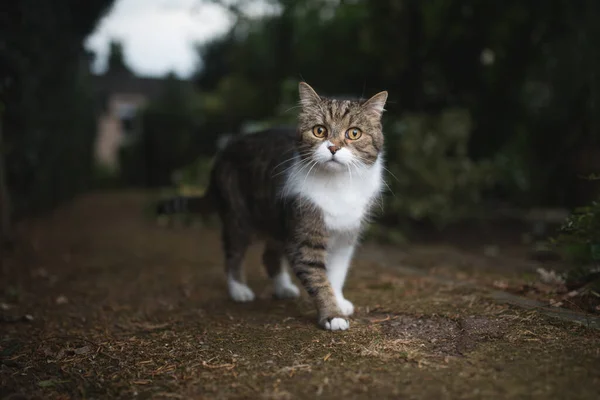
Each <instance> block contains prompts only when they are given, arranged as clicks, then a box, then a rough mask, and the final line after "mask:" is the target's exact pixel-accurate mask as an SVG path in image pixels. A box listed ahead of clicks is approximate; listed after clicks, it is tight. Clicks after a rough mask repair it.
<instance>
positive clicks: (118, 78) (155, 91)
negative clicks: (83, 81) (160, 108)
mask: <svg viewBox="0 0 600 400" xmlns="http://www.w3.org/2000/svg"><path fill="white" fill-rule="evenodd" d="M166 82H167V79H165V78H149V77H140V76H135V75H133V74H129V73H108V74H104V75H92V85H93V88H94V92H95V95H96V97H97V98H98V99H99V100H100V102H101V103H102V107H104V106H105V105H106V101H107V100H108V98H109V97H110V95H112V94H115V93H119V94H135V95H143V96H145V97H147V98H148V99H150V100H151V99H154V98H156V97H157V96H159V95H160V94H161V92H162V90H163V88H164V85H165V83H166ZM177 82H178V83H179V84H181V85H182V88H183V87H188V86H191V85H192V82H191V81H189V80H181V79H179V80H177Z"/></svg>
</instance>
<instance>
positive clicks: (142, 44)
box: [86, 0, 233, 78]
mask: <svg viewBox="0 0 600 400" xmlns="http://www.w3.org/2000/svg"><path fill="white" fill-rule="evenodd" d="M232 23H233V20H232V17H231V16H230V15H229V14H228V13H227V11H225V10H224V9H222V8H221V7H220V6H218V5H215V4H210V2H208V1H203V0H116V1H115V4H114V5H113V8H112V9H111V11H109V13H108V14H107V15H106V16H105V17H104V18H103V19H102V20H101V21H100V22H99V23H98V25H97V27H96V30H95V32H94V33H92V35H90V36H89V37H88V38H87V40H86V48H88V49H90V50H92V51H94V52H95V53H96V62H95V64H94V71H95V72H103V71H104V70H105V68H106V60H107V55H108V47H109V43H110V41H111V40H112V39H118V40H121V42H122V43H123V46H124V52H125V60H126V62H127V64H128V65H129V66H130V67H131V68H132V69H133V71H134V72H135V73H136V74H139V75H143V76H163V75H165V74H167V73H168V72H170V71H173V72H175V73H176V74H177V75H179V76H180V77H182V78H184V77H189V76H190V74H191V73H192V72H193V71H194V70H195V69H196V67H197V66H198V62H199V60H198V57H197V53H196V50H195V48H194V45H195V44H196V43H201V42H204V41H207V40H210V39H211V38H213V37H215V36H218V35H220V34H223V33H225V32H227V30H228V29H229V28H230V26H231V24H232Z"/></svg>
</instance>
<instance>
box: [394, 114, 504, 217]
mask: <svg viewBox="0 0 600 400" xmlns="http://www.w3.org/2000/svg"><path fill="white" fill-rule="evenodd" d="M471 125H472V122H471V116H470V115H469V113H468V112H467V111H465V110H462V109H448V110H445V111H443V112H442V113H440V114H439V115H437V116H430V115H426V114H408V115H406V116H405V117H404V118H402V119H401V120H399V121H397V122H393V123H392V124H391V126H390V127H387V128H386V135H387V137H388V139H389V140H388V144H387V146H386V148H387V159H388V160H389V162H388V169H389V172H390V173H389V174H388V179H387V180H388V184H389V186H390V189H391V192H392V193H391V194H390V195H388V196H387V199H386V202H385V216H386V218H389V219H392V220H396V221H402V220H406V219H410V220H418V221H429V222H432V223H434V224H435V225H437V226H443V225H445V224H448V223H451V222H453V221H456V220H459V219H462V218H465V217H468V216H472V215H473V212H474V210H475V209H476V208H477V206H478V205H480V203H481V201H482V194H483V193H484V191H485V190H486V189H488V188H490V187H492V186H493V185H494V184H495V182H496V181H497V177H496V175H497V172H496V168H495V165H494V163H493V162H492V161H491V160H481V161H477V162H475V161H473V160H472V159H471V158H469V156H468V152H467V150H468V149H467V147H468V143H469V135H470V132H471Z"/></svg>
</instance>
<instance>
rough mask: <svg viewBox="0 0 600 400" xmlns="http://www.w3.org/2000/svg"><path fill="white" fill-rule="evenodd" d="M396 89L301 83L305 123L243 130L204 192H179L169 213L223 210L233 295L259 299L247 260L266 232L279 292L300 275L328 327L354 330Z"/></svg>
mask: <svg viewBox="0 0 600 400" xmlns="http://www.w3.org/2000/svg"><path fill="white" fill-rule="evenodd" d="M387 96H388V93H387V92H385V91H384V92H380V93H378V94H376V95H374V96H373V97H371V98H370V99H368V100H366V101H362V100H340V99H333V98H326V97H322V96H319V95H318V94H317V92H316V91H315V90H314V89H313V88H312V87H311V86H309V85H308V84H307V83H305V82H300V84H299V97H300V113H299V116H298V125H297V128H296V129H295V130H278V129H271V130H266V131H262V132H258V133H252V134H247V135H240V136H238V137H236V138H235V139H232V140H231V141H230V142H229V143H228V144H227V146H226V147H225V148H224V149H222V150H221V152H220V154H218V155H217V157H216V160H215V163H214V166H213V168H212V170H211V176H210V184H209V186H208V189H207V191H206V194H205V195H204V197H198V198H173V199H169V200H165V201H163V202H161V203H159V204H158V209H157V212H158V213H159V214H165V213H172V212H180V211H184V209H186V210H187V211H189V212H199V213H204V214H206V213H210V212H212V211H216V212H217V213H218V215H219V217H220V220H221V223H222V224H221V225H222V243H223V250H224V254H225V269H226V273H227V284H228V289H229V295H230V297H231V298H232V299H233V300H234V301H237V302H248V301H252V300H253V299H254V293H253V291H252V289H250V287H248V285H247V284H246V281H245V277H244V271H243V268H242V263H243V259H244V255H245V252H246V249H247V247H248V246H249V244H250V243H251V241H252V240H253V239H254V238H255V237H258V238H259V239H262V240H264V241H265V243H266V244H265V249H264V253H263V257H262V261H263V264H264V266H265V268H266V271H267V274H268V276H269V277H270V278H271V279H272V282H273V285H274V295H275V296H276V297H278V298H295V297H298V296H299V295H300V291H299V289H298V287H297V286H296V285H294V283H293V282H292V279H291V277H290V275H289V274H288V267H291V269H292V271H293V272H294V273H295V275H296V276H297V277H298V279H299V281H300V282H301V283H302V285H303V286H304V288H305V289H306V291H307V292H308V294H309V295H310V297H311V298H312V299H313V300H314V303H315V306H316V308H317V311H318V324H319V325H320V326H321V327H322V328H324V329H326V330H333V331H335V330H346V329H348V328H349V327H350V322H349V319H348V317H349V316H350V315H352V314H353V312H354V306H353V304H352V303H351V302H350V301H349V300H347V299H346V298H345V297H344V294H343V291H342V289H343V286H344V281H345V279H346V274H347V272H348V269H349V266H350V262H351V259H352V256H353V253H354V249H355V247H356V245H357V242H358V240H359V236H360V233H361V231H362V229H363V228H364V225H365V222H366V221H367V219H368V217H369V215H370V212H371V210H372V209H373V206H374V204H375V203H376V202H377V201H378V200H379V199H380V194H381V192H382V185H383V184H384V182H383V144H384V137H383V132H382V125H381V120H382V114H383V112H384V106H385V103H386V101H387Z"/></svg>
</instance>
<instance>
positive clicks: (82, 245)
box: [0, 194, 600, 399]
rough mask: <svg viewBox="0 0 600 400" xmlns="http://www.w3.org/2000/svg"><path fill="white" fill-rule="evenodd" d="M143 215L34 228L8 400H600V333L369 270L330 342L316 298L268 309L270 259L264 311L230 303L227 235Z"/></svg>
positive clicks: (3, 373)
mask: <svg viewBox="0 0 600 400" xmlns="http://www.w3.org/2000/svg"><path fill="white" fill-rule="evenodd" d="M143 203H144V197H143V196H142V195H139V194H96V195H90V196H87V197H84V198H82V199H80V200H78V201H76V202H75V203H74V204H72V205H70V206H68V207H65V208H64V209H62V210H59V211H58V212H56V213H55V214H54V215H53V216H51V217H47V218H44V219H41V220H39V221H36V222H35V223H32V224H30V226H29V227H27V237H29V238H30V239H31V244H32V248H31V249H29V250H27V251H26V250H24V249H22V250H20V251H19V252H18V253H17V254H16V255H15V256H14V257H13V258H12V259H10V260H7V261H6V262H5V263H4V266H3V271H2V275H1V277H2V280H1V282H0V289H1V290H2V291H1V292H0V296H1V297H0V303H2V304H1V306H2V309H0V315H1V316H2V319H1V320H0V359H1V360H2V361H1V362H2V364H1V365H0V387H1V389H0V398H6V397H8V398H14V399H16V398H29V397H36V396H37V398H44V399H46V398H61V399H67V398H123V399H134V398H139V399H146V398H165V399H167V398H199V399H213V398H215V399H218V398H228V399H231V398H235V399H242V398H247V399H255V398H257V399H261V398H269V399H296V398H307V399H308V398H310V399H312V398H315V397H316V396H320V397H322V398H334V399H336V398H345V399H348V398H402V399H423V398H425V399H446V398H448V399H456V398H468V399H470V398H485V399H490V398H499V399H500V398H501V399H507V398H539V399H542V398H543V399H547V398H560V399H568V398H573V399H575V398H577V399H587V398H589V399H596V398H599V397H600V368H599V367H600V332H599V331H598V330H593V329H588V328H585V327H583V326H581V325H577V324H571V323H567V322H560V321H558V320H553V319H548V318H547V317H544V316H542V315H540V314H538V313H536V312H534V311H524V310H521V309H516V308H511V307H510V306H508V305H506V304H501V303H497V302H495V301H493V300H492V299H490V298H489V296H488V295H487V294H486V292H484V291H480V290H478V289H474V288H472V287H464V286H455V285H453V284H451V283H444V282H441V281H440V280H439V279H431V278H429V277H428V276H426V275H425V276H416V275H403V274H402V273H401V272H399V271H396V270H394V269H390V268H384V267H381V266H380V265H378V264H377V262H376V261H368V260H369V258H368V257H362V258H361V260H360V261H358V262H357V263H356V264H355V265H354V267H353V270H352V272H351V275H350V281H349V283H348V289H347V297H348V298H350V299H351V300H353V301H354V304H355V305H356V306H357V314H356V316H355V317H354V318H353V320H352V321H351V329H350V330H349V331H347V332H341V333H340V332H335V333H332V332H325V331H322V330H320V329H318V328H317V327H316V326H315V324H314V320H315V318H314V312H313V310H312V307H311V305H310V303H309V302H308V301H307V300H306V299H305V298H304V299H303V300H299V301H275V300H272V299H271V298H270V296H271V294H270V289H269V286H268V284H267V281H266V279H265V273H264V272H263V270H262V268H261V267H260V265H259V254H260V253H259V250H260V249H258V248H256V249H253V251H252V252H251V254H249V259H248V267H249V277H250V284H251V286H252V287H253V288H254V289H255V291H256V293H257V294H259V299H258V300H257V301H256V302H254V303H252V304H247V305H238V304H234V303H232V302H230V301H229V300H227V297H226V292H225V285H224V280H223V273H222V268H221V264H222V262H221V252H220V249H219V241H218V235H217V233H216V232H215V231H213V230H201V229H199V228H193V229H171V230H169V229H164V228H160V227H158V226H156V225H153V224H151V223H149V222H148V221H145V220H144V218H143V216H142V212H141V208H142V205H143ZM369 251H373V250H369ZM446 264H447V263H446ZM19 393H20V394H22V395H24V397H18V396H16V394H19Z"/></svg>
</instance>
